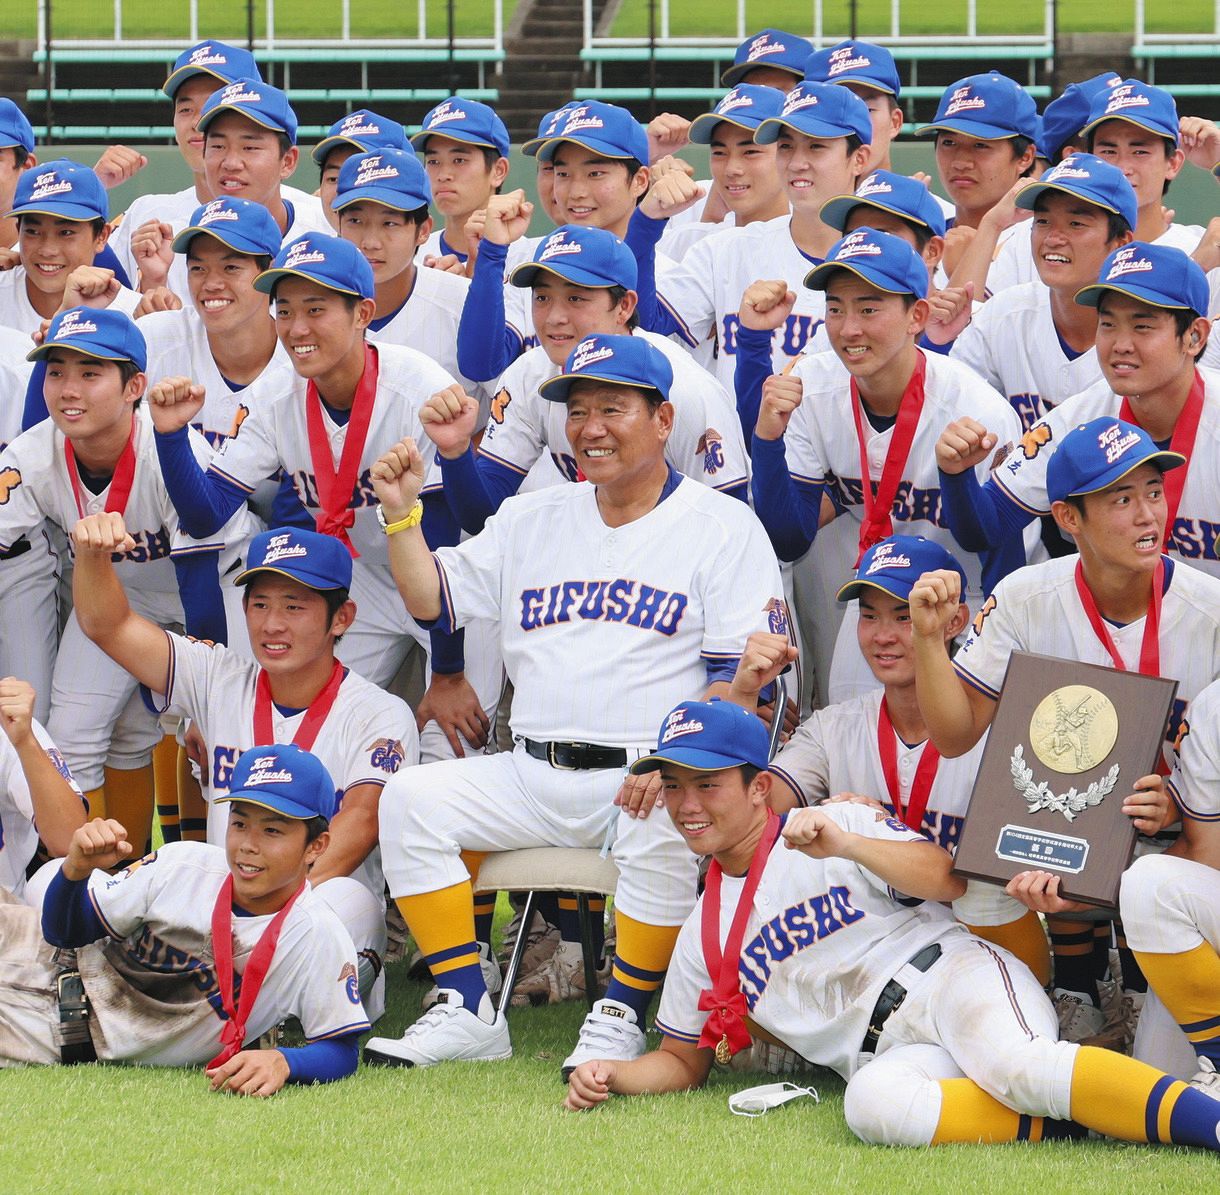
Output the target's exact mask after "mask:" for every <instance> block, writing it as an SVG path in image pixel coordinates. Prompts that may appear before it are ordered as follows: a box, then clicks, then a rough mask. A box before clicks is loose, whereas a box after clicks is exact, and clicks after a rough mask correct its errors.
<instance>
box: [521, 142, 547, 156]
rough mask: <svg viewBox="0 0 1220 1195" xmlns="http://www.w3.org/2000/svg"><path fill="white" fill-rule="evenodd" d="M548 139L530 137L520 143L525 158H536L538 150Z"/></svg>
mask: <svg viewBox="0 0 1220 1195" xmlns="http://www.w3.org/2000/svg"><path fill="white" fill-rule="evenodd" d="M549 140H550V138H549V137H531V138H530V139H529V140H528V141H526V142H523V143H522V145H521V152H522V153H523V154H524V155H525V156H526V157H527V158H536V157H537V156H538V151H539V150H540V149H541V148H542V147H543V146H544V145H545V144H546V143H547V142H548V141H549Z"/></svg>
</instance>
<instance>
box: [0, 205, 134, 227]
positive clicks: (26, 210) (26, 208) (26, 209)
mask: <svg viewBox="0 0 1220 1195" xmlns="http://www.w3.org/2000/svg"><path fill="white" fill-rule="evenodd" d="M9 216H54V217H55V218H56V219H58V220H79V221H81V222H82V223H83V222H84V221H86V220H108V219H110V217H109V216H108V215H104V214H103V213H102V212H99V211H95V210H94V209H93V208H91V207H85V205H84V204H83V203H65V204H62V205H61V206H59V207H40V206H39V205H38V204H36V203H27V204H23V205H22V206H21V207H15V208H13V209H12V210H11V211H8V212H5V213H4V217H5V219H8V217H9Z"/></svg>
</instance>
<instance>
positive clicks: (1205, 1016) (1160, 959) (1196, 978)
mask: <svg viewBox="0 0 1220 1195" xmlns="http://www.w3.org/2000/svg"><path fill="white" fill-rule="evenodd" d="M1135 959H1136V962H1138V963H1139V965H1140V969H1141V970H1142V971H1143V972H1144V974H1145V975H1146V976H1147V977H1148V982H1149V984H1150V985H1151V986H1152V990H1153V991H1154V992H1156V994H1157V995H1158V996H1159V997H1160V999H1161V1003H1162V1004H1164V1005H1165V1007H1166V1008H1167V1009H1169V1011H1170V1013H1171V1014H1172V1015H1173V1019H1174V1020H1175V1021H1177V1023H1178V1024H1179V1025H1181V1026H1182V1032H1183V1033H1185V1034H1186V1036H1187V1037H1188V1038H1190V1044H1191V1045H1192V1046H1193V1047H1194V1050H1195V1053H1196V1054H1202V1055H1203V1056H1204V1057H1205V1058H1210V1059H1211V1060H1212V1062H1213V1063H1214V1064H1215V1065H1216V1067H1217V1069H1220V954H1217V953H1216V948H1215V947H1214V946H1213V945H1212V944H1211V943H1210V942H1207V941H1203V942H1200V943H1199V945H1198V946H1196V947H1195V948H1194V949H1193V950H1186V951H1183V952H1182V953H1181V954H1146V953H1145V952H1144V951H1142V950H1137V951H1135Z"/></svg>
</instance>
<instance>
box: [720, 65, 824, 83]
mask: <svg viewBox="0 0 1220 1195" xmlns="http://www.w3.org/2000/svg"><path fill="white" fill-rule="evenodd" d="M761 70H775V71H787V72H788V74H790V75H792V76H793V78H796V79H803V78H804V77H805V68H804V67H803V66H800V67H797V66H789V65H788V64H787V63H785V62H767V61H765V60H763V59H755V61H753V62H737V63H734V64H733V65H732V66H730V67H729V68H728V69H727V70H726V71H725V72H724V74H723V75H721V76H720V86H721V87H736V86H737V84H738V83H740V82H741V81H742V79H744V78H745V77H746V75H748V74H749V73H750V72H751V71H761Z"/></svg>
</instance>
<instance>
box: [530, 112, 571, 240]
mask: <svg viewBox="0 0 1220 1195" xmlns="http://www.w3.org/2000/svg"><path fill="white" fill-rule="evenodd" d="M575 104H576V100H569V101H568V102H567V103H566V104H564V106H563V107H562V108H556V109H554V111H552V112H548V113H547V114H546V115H545V116H544V117H543V118H542V119H541V120H540V121H539V122H538V136H536V137H531V138H530V139H529V140H528V141H526V142H523V143H522V145H521V152H522V153H523V154H524V155H525V156H526V157H527V158H533V159H534V164H535V166H536V167H537V174H536V175H535V178H534V192H535V194H536V195H537V197H538V206H539V207H541V208H542V214H543V215H544V216H546V218H547V219H548V220H550V221H551V223H552V224H562V223H563V217H562V216H561V215H560V214H559V208H558V207H557V206H556V205H555V164H554V163H553V162H551V161H545V162H544V161H543V160H542V159H541V158H539V157H538V151H539V150H540V149H541V148H542V147H543V146H544V145H545V144H546V143H547V142H548V141H549V140H550V139H551V138H552V137H553V136H554V135H555V134H556V132H558V131H559V129H560V128H561V127H562V125H563V122H564V120H566V119H567V111H568V109H569V108H571V107H574V106H575Z"/></svg>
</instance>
